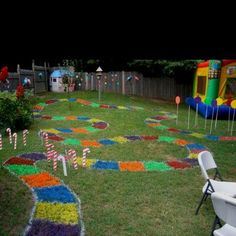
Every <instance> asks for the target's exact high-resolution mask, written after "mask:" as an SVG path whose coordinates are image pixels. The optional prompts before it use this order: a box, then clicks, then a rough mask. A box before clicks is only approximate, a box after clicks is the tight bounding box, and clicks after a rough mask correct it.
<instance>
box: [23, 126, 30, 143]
mask: <svg viewBox="0 0 236 236" xmlns="http://www.w3.org/2000/svg"><path fill="white" fill-rule="evenodd" d="M27 134H29V131H28V130H27V129H24V130H23V144H24V146H26V135H27Z"/></svg>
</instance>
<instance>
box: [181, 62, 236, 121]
mask: <svg viewBox="0 0 236 236" xmlns="http://www.w3.org/2000/svg"><path fill="white" fill-rule="evenodd" d="M234 99H236V60H221V61H220V60H208V61H205V62H201V63H199V64H198V65H197V70H196V73H195V78H194V84H193V97H187V98H186V100H185V101H186V103H187V104H188V105H189V106H190V107H191V108H193V109H196V108H197V109H198V112H199V113H200V114H201V115H202V116H203V117H205V118H211V117H212V115H213V117H215V116H216V110H217V112H218V119H228V118H229V117H231V118H232V116H233V110H234V109H233V108H232V107H231V102H232V101H233V100H234ZM197 106H198V107H197ZM214 108H217V109H214Z"/></svg>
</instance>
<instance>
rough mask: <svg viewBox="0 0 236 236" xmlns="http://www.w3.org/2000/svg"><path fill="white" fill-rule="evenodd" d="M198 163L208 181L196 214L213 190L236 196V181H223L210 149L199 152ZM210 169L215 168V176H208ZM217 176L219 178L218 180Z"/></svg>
mask: <svg viewBox="0 0 236 236" xmlns="http://www.w3.org/2000/svg"><path fill="white" fill-rule="evenodd" d="M198 164H199V166H200V169H201V173H202V175H203V177H204V179H205V180H206V183H205V184H204V186H203V188H202V192H203V195H202V198H201V200H200V202H199V205H198V207H197V209H196V212H195V214H196V215H197V214H198V211H199V209H200V207H201V205H202V203H203V201H205V200H206V199H207V197H208V196H210V195H211V194H212V193H213V192H224V193H226V194H228V195H229V196H232V197H234V196H236V183H235V182H227V181H223V179H222V177H221V175H220V172H219V170H218V168H217V165H216V163H215V161H214V158H213V156H212V154H211V153H210V152H209V151H202V152H200V153H199V154H198ZM210 169H214V171H215V173H214V177H213V178H210V177H209V176H208V173H207V171H208V170H210ZM217 178H218V179H219V180H217Z"/></svg>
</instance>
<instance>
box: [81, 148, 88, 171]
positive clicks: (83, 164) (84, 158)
mask: <svg viewBox="0 0 236 236" xmlns="http://www.w3.org/2000/svg"><path fill="white" fill-rule="evenodd" d="M87 153H90V149H89V148H84V149H83V158H82V167H86V157H87Z"/></svg>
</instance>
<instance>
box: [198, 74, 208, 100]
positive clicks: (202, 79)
mask: <svg viewBox="0 0 236 236" xmlns="http://www.w3.org/2000/svg"><path fill="white" fill-rule="evenodd" d="M197 93H200V94H203V95H204V94H205V93H206V76H198V77H197Z"/></svg>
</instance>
